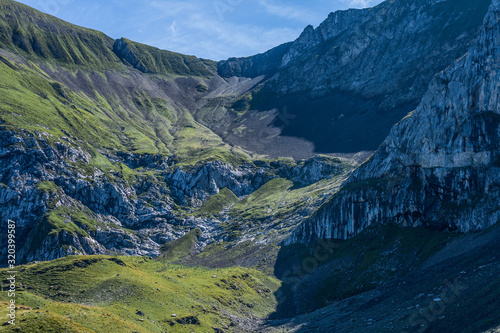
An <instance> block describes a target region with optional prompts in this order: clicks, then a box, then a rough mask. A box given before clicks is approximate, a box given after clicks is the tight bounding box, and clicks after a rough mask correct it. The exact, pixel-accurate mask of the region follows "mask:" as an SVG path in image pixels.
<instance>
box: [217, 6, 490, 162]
mask: <svg viewBox="0 0 500 333" xmlns="http://www.w3.org/2000/svg"><path fill="white" fill-rule="evenodd" d="M490 2H491V1H490V0H481V1H476V2H474V3H472V2H469V1H463V0H460V1H455V0H447V1H434V0H418V1H407V0H398V1H385V2H383V3H382V4H380V5H378V6H377V7H375V8H371V9H363V10H347V11H338V12H335V13H332V14H330V15H329V17H328V18H327V19H326V20H325V21H324V22H323V23H322V24H321V25H320V26H319V27H317V28H316V29H314V28H313V27H311V26H309V27H307V28H306V29H305V30H304V32H303V33H302V35H301V36H300V37H299V38H298V39H297V40H296V41H294V42H293V43H292V44H291V45H283V46H282V48H281V49H279V50H281V51H282V50H285V49H288V51H287V52H286V53H285V54H284V55H283V56H282V58H281V63H280V64H279V65H278V62H277V61H276V59H275V57H276V56H278V55H279V53H278V51H277V50H273V51H272V52H271V51H270V53H269V54H264V55H259V56H255V57H250V58H242V59H229V60H228V61H225V62H220V63H219V74H220V75H222V76H225V77H227V76H232V75H237V76H239V75H242V76H252V77H253V76H257V75H263V74H268V75H269V73H270V72H271V77H270V78H269V80H268V81H267V82H266V83H265V84H264V86H263V87H262V86H261V87H258V89H257V90H255V91H254V92H253V100H252V102H251V106H250V108H251V109H257V110H260V111H264V110H271V109H274V108H276V109H277V110H278V111H279V112H281V113H282V110H284V109H285V108H286V110H287V112H288V113H289V114H291V115H293V118H292V117H290V118H289V119H287V121H286V122H285V123H283V121H282V119H280V117H279V115H278V117H276V118H275V120H274V122H273V125H274V126H275V127H278V128H280V129H281V132H280V135H281V136H283V137H297V138H302V139H305V140H307V141H309V142H311V143H313V144H314V146H315V151H316V152H321V153H334V152H336V153H352V152H359V151H367V150H375V149H376V148H377V147H378V146H379V145H380V144H381V143H382V141H383V140H384V139H385V138H386V137H387V135H388V134H389V131H390V129H391V127H392V126H393V125H394V124H396V123H397V122H398V121H399V120H401V119H402V118H403V117H404V116H406V114H407V113H408V112H410V111H412V110H414V109H415V107H416V106H417V105H418V103H419V102H420V100H421V99H422V97H423V95H424V93H425V91H426V90H427V88H428V84H429V82H430V81H431V79H432V77H433V76H434V75H435V74H436V73H438V72H440V71H442V70H443V69H445V68H446V67H447V66H449V65H450V64H451V63H452V62H453V61H454V60H455V59H457V58H459V57H461V56H462V55H463V54H465V52H466V51H467V48H468V47H469V45H470V43H471V42H472V41H473V40H474V39H475V38H476V37H477V34H478V31H479V27H480V26H481V24H482V21H483V18H484V15H485V14H486V11H487V9H488V6H489V4H490ZM271 55H272V56H273V57H274V58H273V61H271V62H268V59H269V58H270V57H271ZM264 63H265V64H268V65H269V64H275V65H276V67H275V68H274V71H275V72H276V73H275V74H273V73H272V72H273V70H270V69H269V68H268V67H265V66H264ZM231 68H232V69H234V70H233V71H231V70H230V69H231ZM258 68H262V70H256V69H258ZM253 132H254V130H252V133H253ZM248 138H249V140H251V135H249V136H248ZM241 141H244V140H239V141H238V142H241ZM262 151H264V150H262Z"/></svg>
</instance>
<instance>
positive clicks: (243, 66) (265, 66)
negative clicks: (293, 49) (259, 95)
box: [217, 43, 292, 78]
mask: <svg viewBox="0 0 500 333" xmlns="http://www.w3.org/2000/svg"><path fill="white" fill-rule="evenodd" d="M291 45H292V43H286V44H283V45H280V46H278V47H275V48H273V49H271V50H269V51H267V52H265V53H262V54H257V55H255V56H252V57H247V58H230V59H228V60H223V61H220V62H218V63H217V70H218V73H219V75H220V76H222V77H232V76H237V77H248V78H255V77H258V76H261V75H273V74H275V73H276V72H277V70H278V68H280V66H281V63H282V59H283V56H284V55H285V54H287V53H288V52H289V51H290V46H291Z"/></svg>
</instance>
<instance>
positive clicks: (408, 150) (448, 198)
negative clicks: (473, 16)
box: [289, 0, 500, 242]
mask: <svg viewBox="0 0 500 333" xmlns="http://www.w3.org/2000/svg"><path fill="white" fill-rule="evenodd" d="M499 125H500V1H497V0H495V1H493V2H492V4H491V6H490V9H489V12H488V14H487V16H486V18H485V21H484V26H483V28H482V31H481V33H480V36H479V38H478V39H477V41H476V42H475V43H474V45H473V46H471V48H470V49H469V51H468V53H467V54H466V55H465V56H464V57H462V58H461V59H459V60H458V61H456V62H455V63H454V64H453V65H452V66H450V67H449V68H448V69H446V70H445V71H443V72H441V73H439V74H438V75H437V76H436V77H435V78H434V80H433V81H432V83H431V84H430V86H429V90H428V92H427V93H426V94H425V96H424V98H423V100H422V102H421V103H420V105H419V106H418V108H417V109H416V110H415V112H413V113H412V114H410V115H409V116H408V117H406V118H405V119H403V120H402V121H401V122H400V123H398V124H397V125H396V126H394V127H393V129H392V130H391V133H390V135H389V137H388V138H387V139H386V140H385V141H384V143H383V144H382V145H381V146H380V148H379V149H378V150H377V152H376V153H375V154H374V155H373V156H372V157H371V159H370V160H369V161H368V162H366V163H365V164H363V165H362V166H361V167H359V168H358V169H357V170H356V171H355V172H354V173H353V175H352V176H351V177H350V179H349V180H348V181H347V182H346V184H345V185H344V187H343V188H342V189H341V190H340V192H338V193H337V194H336V195H334V197H333V198H332V199H331V200H330V202H328V203H327V204H325V205H324V206H323V207H322V208H320V209H319V210H318V211H317V212H316V213H315V214H314V215H313V216H312V217H311V218H310V219H309V220H308V221H307V222H305V223H303V224H302V225H301V227H299V228H298V229H297V230H296V231H295V233H294V235H293V236H292V238H291V239H290V240H289V242H295V241H305V242H307V241H310V240H312V239H315V238H332V237H334V238H348V237H350V236H352V235H354V234H356V233H358V232H359V231H361V230H363V229H364V228H365V227H367V226H368V225H370V224H372V223H378V222H387V221H393V222H397V223H401V224H404V225H409V226H417V225H424V226H428V227H431V228H438V229H449V230H458V231H461V232H472V231H477V230H484V229H486V228H488V227H489V226H491V225H493V224H495V223H497V222H498V221H499V219H500V202H499V198H500V193H499V191H500V152H499V143H500V127H499Z"/></svg>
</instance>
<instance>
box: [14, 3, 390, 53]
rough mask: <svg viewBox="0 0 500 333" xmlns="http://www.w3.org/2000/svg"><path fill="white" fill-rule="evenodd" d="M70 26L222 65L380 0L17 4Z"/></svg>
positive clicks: (289, 39) (264, 49)
mask: <svg viewBox="0 0 500 333" xmlns="http://www.w3.org/2000/svg"><path fill="white" fill-rule="evenodd" d="M19 2H21V3H24V4H26V5H29V6H31V7H34V8H36V9H38V10H41V11H43V12H45V13H48V14H51V15H54V16H57V17H59V18H61V19H63V20H66V21H69V22H71V23H74V24H77V25H80V26H84V27H88V28H92V29H96V30H100V31H103V32H105V33H106V34H108V35H109V36H111V37H113V38H120V37H127V38H129V39H132V40H134V41H137V42H141V43H145V44H149V45H153V46H156V47H159V48H162V49H166V50H171V51H175V52H180V53H184V54H192V55H196V56H198V57H202V58H207V59H213V60H221V59H227V58H229V57H240V56H249V55H253V54H256V53H260V52H264V51H266V50H268V49H270V48H272V47H275V46H278V45H279V44H282V43H285V42H288V41H292V40H294V39H295V38H297V37H298V36H299V35H300V33H301V32H302V30H303V29H304V28H305V27H306V26H307V25H308V24H312V25H313V26H314V27H316V26H318V24H319V23H321V22H322V21H323V20H325V19H326V17H327V16H328V14H329V13H330V12H332V11H335V10H340V9H347V8H364V7H370V6H374V5H376V4H378V3H380V2H381V0H315V1H314V2H306V1H303V0H302V1H299V0H287V1H284V0H143V1H137V0H134V1H132V0H21V1H19Z"/></svg>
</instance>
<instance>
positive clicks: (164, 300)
mask: <svg viewBox="0 0 500 333" xmlns="http://www.w3.org/2000/svg"><path fill="white" fill-rule="evenodd" d="M19 270H20V273H19V283H20V284H21V285H22V286H23V288H21V289H22V291H21V292H19V293H18V299H17V303H18V305H22V306H24V307H25V308H29V309H21V310H20V311H19V312H18V322H17V326H18V327H21V331H22V332H40V329H41V327H44V332H61V331H63V330H60V329H61V327H66V331H67V332H123V331H126V332H132V331H137V332H165V331H167V330H168V331H169V332H192V331H193V330H196V332H213V329H212V327H218V328H220V327H223V326H228V325H230V324H231V320H230V319H229V316H230V315H233V316H239V317H251V316H254V317H260V316H265V315H267V314H269V313H271V312H272V311H273V310H274V308H275V299H274V297H273V294H272V293H273V292H274V291H275V290H276V289H277V288H278V286H279V284H278V281H276V280H275V279H273V278H270V277H267V276H265V275H264V274H262V273H260V272H258V271H255V270H252V269H244V268H238V267H234V268H229V269H214V270H209V269H204V268H187V267H182V266H178V265H174V264H170V263H168V262H164V261H157V260H150V259H148V258H142V257H108V256H82V257H66V258H63V259H59V260H55V261H52V262H44V263H39V264H35V265H29V266H22V267H19ZM2 275H4V274H3V272H2ZM0 295H1V296H0V299H2V300H3V301H5V300H7V299H8V298H7V294H6V292H2V293H1V294H0ZM4 304H5V303H3V302H2V306H1V308H2V310H1V311H2V313H1V315H2V317H4V313H5V311H6V307H5V306H3V305H4ZM138 311H141V312H142V313H143V314H144V315H142V314H141V313H139V314H137V312H138ZM172 314H175V315H177V316H176V317H172V316H171V315H172ZM141 319H142V320H141ZM9 328H10V327H9ZM9 328H6V327H4V328H3V329H2V331H7V332H8V331H14V330H9Z"/></svg>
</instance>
